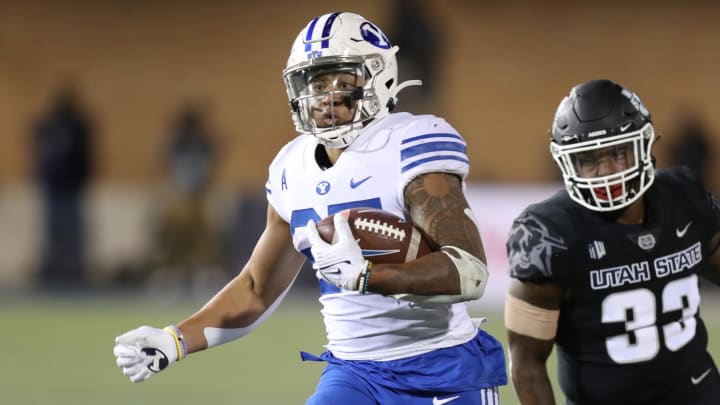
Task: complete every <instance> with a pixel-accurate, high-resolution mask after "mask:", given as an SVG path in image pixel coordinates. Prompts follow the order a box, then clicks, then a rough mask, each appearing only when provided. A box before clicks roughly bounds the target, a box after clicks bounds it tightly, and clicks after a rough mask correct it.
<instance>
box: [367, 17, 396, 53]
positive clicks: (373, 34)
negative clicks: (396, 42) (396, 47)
mask: <svg viewBox="0 0 720 405" xmlns="http://www.w3.org/2000/svg"><path fill="white" fill-rule="evenodd" d="M360 34H361V35H362V37H363V39H364V40H366V41H367V42H370V43H371V44H373V45H375V46H377V47H378V48H382V49H388V48H390V46H391V45H390V40H388V38H387V37H386V36H385V34H383V32H382V31H381V30H380V28H378V27H377V25H375V24H373V23H371V22H370V21H365V22H364V23H362V25H360Z"/></svg>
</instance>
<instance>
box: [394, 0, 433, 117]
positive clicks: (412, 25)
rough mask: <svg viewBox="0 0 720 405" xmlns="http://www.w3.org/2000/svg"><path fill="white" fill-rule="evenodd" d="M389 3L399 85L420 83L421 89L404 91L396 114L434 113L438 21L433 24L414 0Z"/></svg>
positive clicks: (414, 88)
mask: <svg viewBox="0 0 720 405" xmlns="http://www.w3.org/2000/svg"><path fill="white" fill-rule="evenodd" d="M391 4H392V8H391V13H390V15H391V18H392V24H391V30H390V31H391V32H388V36H389V37H390V38H392V39H393V42H392V43H393V45H397V46H399V47H400V49H401V51H400V52H398V54H397V60H398V66H402V67H403V69H402V72H401V74H400V76H399V77H398V80H399V82H400V83H402V82H403V81H404V80H413V79H419V80H422V82H423V85H422V86H420V87H416V86H412V87H408V88H407V89H406V90H404V91H405V92H406V94H407V95H406V96H405V97H403V99H402V101H401V102H400V103H399V104H398V108H397V111H414V112H417V113H428V112H431V111H435V110H436V107H435V106H434V105H431V103H432V102H433V100H436V98H437V97H435V90H436V88H435V84H436V82H438V80H436V77H437V75H438V68H439V67H440V66H439V64H438V62H439V58H441V56H442V55H441V47H442V35H441V32H440V30H439V29H438V25H437V24H436V23H437V20H435V21H433V20H432V19H431V18H430V15H429V14H428V13H427V11H426V10H425V9H423V7H422V5H421V4H420V2H419V1H417V0H394V1H392V2H391Z"/></svg>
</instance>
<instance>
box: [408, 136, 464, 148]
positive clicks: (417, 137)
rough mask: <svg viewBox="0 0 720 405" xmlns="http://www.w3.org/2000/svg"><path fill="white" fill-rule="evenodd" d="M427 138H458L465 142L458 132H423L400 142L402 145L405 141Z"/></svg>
mask: <svg viewBox="0 0 720 405" xmlns="http://www.w3.org/2000/svg"><path fill="white" fill-rule="evenodd" d="M427 138H454V139H457V140H459V141H462V142H465V141H464V140H463V139H462V137H461V136H460V135H458V134H451V133H441V134H424V135H418V136H414V137H412V138H407V139H403V140H402V142H401V143H402V144H403V145H404V144H406V143H410V142H415V141H419V140H420V139H427Z"/></svg>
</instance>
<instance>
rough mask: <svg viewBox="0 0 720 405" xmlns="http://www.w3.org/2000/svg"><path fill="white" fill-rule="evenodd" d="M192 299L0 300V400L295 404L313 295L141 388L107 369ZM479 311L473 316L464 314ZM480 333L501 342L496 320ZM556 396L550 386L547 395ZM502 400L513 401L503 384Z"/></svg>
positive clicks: (317, 367)
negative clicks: (118, 344)
mask: <svg viewBox="0 0 720 405" xmlns="http://www.w3.org/2000/svg"><path fill="white" fill-rule="evenodd" d="M201 303H202V301H197V300H194V301H192V302H189V303H188V302H184V303H180V300H179V299H177V298H175V299H173V298H168V297H165V298H155V299H148V298H147V297H138V296H133V297H125V298H122V297H118V296H115V297H105V298H98V297H94V298H76V299H68V298H62V297H54V298H52V297H42V298H38V297H37V296H35V297H34V298H30V297H28V296H17V295H16V296H10V297H9V296H7V295H4V296H3V297H2V298H0V325H2V333H1V334H0V359H1V360H0V364H1V365H0V395H1V397H0V402H2V403H4V404H12V405H15V404H22V405H35V404H43V405H44V404H53V405H71V404H72V405H78V404H103V405H114V404H118V405H119V404H123V405H127V404H154V405H166V404H167V405H171V404H172V405H177V404H201V405H210V404H212V405H222V404H228V405H230V404H232V405H237V404H303V403H304V401H305V399H306V397H307V396H309V395H310V394H311V393H312V391H313V390H314V387H315V383H316V382H317V379H318V376H319V375H320V372H321V371H322V368H323V365H324V363H314V362H302V361H300V357H299V354H298V353H299V351H300V350H305V351H309V352H312V353H317V354H319V353H321V352H322V350H323V348H322V345H323V343H324V342H325V336H324V329H323V325H322V320H321V318H320V314H319V312H318V310H319V304H318V303H317V300H316V299H315V298H314V297H307V298H304V297H301V296H297V295H295V296H292V295H291V296H290V297H289V298H288V299H287V300H286V302H284V303H283V304H282V305H281V306H280V308H279V309H278V311H277V312H276V314H275V315H274V316H273V317H271V318H270V319H269V320H268V321H267V322H266V323H265V324H263V325H262V326H261V327H260V328H259V329H258V330H256V331H255V332H254V333H252V334H251V335H249V336H247V337H246V338H245V339H243V340H240V341H236V342H233V343H230V344H227V345H224V346H220V347H217V348H213V349H212V350H209V351H207V352H204V353H201V354H196V355H193V356H191V357H189V358H188V359H187V360H184V361H183V362H182V363H179V364H178V365H174V366H173V367H171V368H170V369H168V370H167V371H165V372H164V373H162V374H160V375H157V376H155V377H154V378H153V379H151V380H150V381H147V382H145V383H142V384H132V383H130V382H129V381H128V380H127V378H126V377H124V376H123V375H122V372H121V371H120V369H119V368H117V367H116V366H115V359H114V357H113V355H112V346H113V340H114V337H115V336H116V335H118V334H120V333H122V332H124V331H126V330H128V329H132V328H134V327H136V326H139V325H141V324H147V325H154V326H164V325H166V324H168V323H171V322H176V321H178V320H180V319H182V318H184V317H185V316H186V315H188V314H190V313H191V312H193V311H194V310H196V309H197V308H199V305H200V304H201ZM707 305H708V304H704V306H703V311H705V313H706V315H707V313H711V315H712V316H710V317H706V318H707V319H706V320H707V322H708V324H709V326H710V328H711V331H710V336H711V337H713V338H714V340H713V339H712V338H711V344H710V346H711V350H712V351H713V352H714V356H715V358H716V359H720V317H719V316H718V315H720V312H718V311H717V310H716V309H715V308H717V306H716V305H714V304H713V305H712V307H711V308H709V310H707V309H706V306H707ZM474 315H480V314H474ZM486 315H489V316H488V317H489V318H490V322H489V323H487V324H486V325H487V328H486V329H487V330H489V331H490V332H491V333H493V334H494V335H495V336H498V337H500V338H502V339H503V340H504V332H503V329H502V316H501V314H500V313H499V312H497V311H496V312H495V313H490V314H486ZM556 394H557V392H556ZM501 400H502V403H503V404H504V405H512V404H517V399H516V398H515V395H514V393H513V392H512V390H511V388H510V386H507V387H504V388H503V389H502V391H501Z"/></svg>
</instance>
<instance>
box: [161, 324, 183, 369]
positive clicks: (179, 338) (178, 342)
mask: <svg viewBox="0 0 720 405" xmlns="http://www.w3.org/2000/svg"><path fill="white" fill-rule="evenodd" d="M163 330H164V331H166V332H168V333H170V335H172V337H173V339H175V349H177V361H180V360H182V359H184V358H185V356H186V355H187V349H186V346H185V339H184V338H183V335H182V332H180V329H178V327H177V326H175V325H170V326H166V327H164V328H163Z"/></svg>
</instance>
